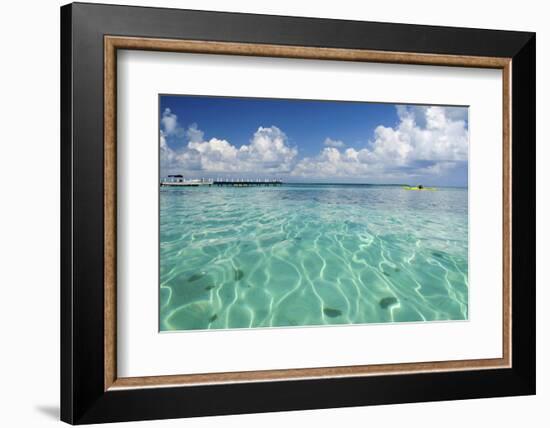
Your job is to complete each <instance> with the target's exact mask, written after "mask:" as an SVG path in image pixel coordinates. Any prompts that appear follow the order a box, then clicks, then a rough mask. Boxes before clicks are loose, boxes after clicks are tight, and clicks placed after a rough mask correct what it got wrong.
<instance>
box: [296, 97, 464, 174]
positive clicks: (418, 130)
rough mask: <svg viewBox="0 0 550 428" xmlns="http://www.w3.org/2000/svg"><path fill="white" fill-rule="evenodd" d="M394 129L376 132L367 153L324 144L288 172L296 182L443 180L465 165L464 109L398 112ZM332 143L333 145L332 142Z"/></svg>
mask: <svg viewBox="0 0 550 428" xmlns="http://www.w3.org/2000/svg"><path fill="white" fill-rule="evenodd" d="M397 114H398V117H399V122H398V124H397V125H396V126H394V127H386V126H382V125H380V126H378V127H376V128H375V130H374V136H373V139H371V140H370V141H369V144H368V145H367V147H365V148H361V149H358V150H356V149H353V148H348V149H345V150H343V149H342V150H340V148H341V147H343V143H342V145H341V146H334V145H331V144H326V141H325V145H329V146H331V147H325V148H324V149H323V150H322V151H321V153H319V155H317V156H315V157H306V158H304V159H302V160H300V162H298V163H297V165H296V167H295V168H294V170H293V171H292V174H293V175H296V176H300V177H312V178H325V177H331V176H335V177H350V178H353V177H364V178H369V177H373V176H376V177H379V178H382V177H407V176H417V175H421V174H442V173H444V172H446V171H449V170H450V169H452V168H453V167H454V166H455V165H456V164H457V162H460V161H467V159H468V129H467V122H466V120H467V117H466V114H467V109H466V108H452V107H439V106H430V107H423V106H414V107H408V106H398V107H397ZM331 141H332V140H331Z"/></svg>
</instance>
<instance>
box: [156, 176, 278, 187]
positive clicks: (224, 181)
mask: <svg viewBox="0 0 550 428" xmlns="http://www.w3.org/2000/svg"><path fill="white" fill-rule="evenodd" d="M282 184H283V182H282V180H279V179H261V178H256V179H247V178H241V179H237V178H218V179H215V180H213V179H211V178H200V179H199V178H193V179H189V178H184V177H183V175H180V174H177V175H169V176H168V177H166V178H164V179H162V180H161V182H160V185H161V187H162V186H173V187H199V186H208V187H210V186H227V187H257V186H264V187H269V186H280V185H282Z"/></svg>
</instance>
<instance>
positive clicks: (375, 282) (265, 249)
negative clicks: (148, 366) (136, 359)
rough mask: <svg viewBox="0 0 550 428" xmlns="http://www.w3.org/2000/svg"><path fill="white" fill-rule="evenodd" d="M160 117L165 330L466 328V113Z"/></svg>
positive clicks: (266, 111)
mask: <svg viewBox="0 0 550 428" xmlns="http://www.w3.org/2000/svg"><path fill="white" fill-rule="evenodd" d="M158 104H159V108H158V112H159V118H158V124H159V232H160V233H159V330H160V331H161V332H168V331H188V330H220V329H249V328H283V327H286V328H289V327H294V328H296V327H314V326H330V325H353V324H373V323H376V324H387V323H406V322H417V323H425V322H441V321H445V322H449V321H465V320H468V316H469V312H468V302H469V299H468V298H469V293H468V287H469V284H468V236H469V234H468V224H469V223H468V154H469V132H468V124H469V118H468V113H469V109H468V106H457V105H425V104H404V103H399V102H398V100H396V102H395V103H376V102H369V101H368V100H367V101H342V100H306V99H280V98H249V97H238V96H231V97H229V96H223V97H222V96H202V95H186V94H160V95H159V97H158Z"/></svg>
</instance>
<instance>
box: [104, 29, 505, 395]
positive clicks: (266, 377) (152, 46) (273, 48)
mask: <svg viewBox="0 0 550 428" xmlns="http://www.w3.org/2000/svg"><path fill="white" fill-rule="evenodd" d="M118 49H129V50H146V51H164V52H182V53H202V54H213V55H216V54H217V55H241V56H262V57H279V58H299V59H323V60H335V61H359V62H378V63H393V64H417V65H440V66H455V67H477V68H494V69H501V70H502V82H503V85H502V91H503V92H502V93H503V109H502V129H503V134H502V144H503V157H502V162H503V177H502V178H503V189H502V192H503V218H502V221H503V231H502V232H503V250H502V262H503V289H502V292H503V295H502V302H503V308H502V314H503V320H502V339H503V340H502V344H503V346H502V357H501V358H491V359H474V360H456V361H430V362H420V363H400V364H374V365H356V366H342V367H316V368H304V369H280V370H260V371H243V372H226V373H203V374H187V375H169V376H147V377H127V378H119V377H118V376H117V367H116V365H117V356H116V355H117V350H116V342H117V319H116V307H117V304H116V298H117V293H116V271H117V270H116V256H117V246H116V239H117V238H116V237H117V232H116V227H117V209H116V189H117V170H116V163H117V162H116V154H117V150H116V137H117V135H116V129H117V117H116V109H117V107H116V89H117V50H118ZM511 65H512V60H511V59H510V58H497V57H478V56H460V55H439V54H419V53H406V52H383V51H370V50H361V49H337V48H319V47H303V46H283V45H267V44H250V43H232V42H211V41H196V40H170V39H154V38H138V37H119V36H105V37H104V389H105V391H107V390H111V389H123V388H143V387H163V386H192V385H198V384H219V383H236V382H260V381H272V380H277V381H281V380H297V379H311V378H338V377H357V376H369V375H383V374H386V375H391V374H404V373H419V372H441V371H457V370H471V369H476V370H479V369H495V368H507V367H511V361H512V355H511V338H512V315H511V287H512V282H511V281H512V271H511V251H512V248H511V239H512V234H511V228H512V224H511V219H512V217H511V215H512V205H511V185H512V169H511V115H512V111H511V77H512V76H511V69H512V67H511Z"/></svg>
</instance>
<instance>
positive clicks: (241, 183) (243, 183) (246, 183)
mask: <svg viewBox="0 0 550 428" xmlns="http://www.w3.org/2000/svg"><path fill="white" fill-rule="evenodd" d="M282 184H283V182H282V181H281V180H260V179H257V180H246V179H243V180H214V186H231V187H253V186H280V185H282Z"/></svg>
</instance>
